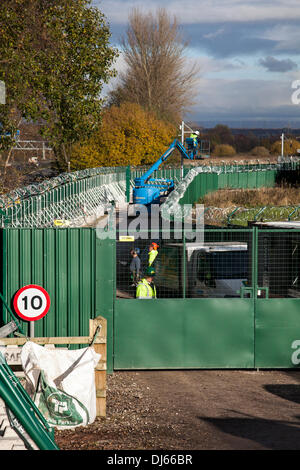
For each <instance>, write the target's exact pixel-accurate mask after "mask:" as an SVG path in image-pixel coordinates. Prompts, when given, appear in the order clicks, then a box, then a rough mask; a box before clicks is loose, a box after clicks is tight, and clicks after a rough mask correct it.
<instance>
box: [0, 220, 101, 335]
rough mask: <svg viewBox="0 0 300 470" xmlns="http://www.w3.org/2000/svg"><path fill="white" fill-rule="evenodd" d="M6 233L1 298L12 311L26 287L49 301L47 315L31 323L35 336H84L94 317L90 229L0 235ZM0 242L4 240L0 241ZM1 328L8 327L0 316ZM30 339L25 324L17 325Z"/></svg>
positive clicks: (16, 231) (92, 236)
mask: <svg viewBox="0 0 300 470" xmlns="http://www.w3.org/2000/svg"><path fill="white" fill-rule="evenodd" d="M2 231H5V237H4V242H5V247H4V248H5V250H4V252H5V257H3V258H2V262H3V275H2V280H1V282H2V292H3V293H4V297H5V298H6V299H7V301H8V303H9V305H11V306H12V302H13V298H14V295H15V293H16V292H17V291H18V290H19V289H20V288H21V287H23V286H25V285H28V284H38V285H41V286H42V287H44V288H45V289H46V290H47V292H48V293H49V295H50V300H51V306H50V309H49V312H48V313H47V315H46V316H45V317H44V318H43V319H41V320H38V321H36V322H31V323H34V335H35V336H86V335H88V334H89V319H90V318H94V316H95V239H96V235H95V230H94V229H89V228H88V229H2ZM2 238H3V235H2ZM2 318H3V323H6V322H7V321H9V318H8V317H7V312H6V311H4V312H3V316H2ZM21 324H22V328H23V330H24V331H25V332H26V334H28V335H29V333H30V328H29V322H23V321H21Z"/></svg>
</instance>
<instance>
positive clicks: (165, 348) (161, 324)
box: [114, 299, 254, 369]
mask: <svg viewBox="0 0 300 470" xmlns="http://www.w3.org/2000/svg"><path fill="white" fill-rule="evenodd" d="M253 324H254V315H253V307H252V300H251V299H185V300H183V299H180V300H179V299H177V300H175V299H158V300H156V301H155V302H151V301H150V302H149V301H147V300H139V301H137V300H127V301H126V300H124V299H123V300H122V299H121V300H117V301H116V305H115V359H114V367H115V369H160V368H164V369H172V368H173V369H176V368H253V367H254V336H253Z"/></svg>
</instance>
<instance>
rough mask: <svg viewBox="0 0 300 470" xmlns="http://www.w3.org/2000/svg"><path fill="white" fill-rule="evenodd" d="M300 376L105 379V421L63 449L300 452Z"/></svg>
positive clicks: (179, 374) (66, 434)
mask: <svg viewBox="0 0 300 470" xmlns="http://www.w3.org/2000/svg"><path fill="white" fill-rule="evenodd" d="M299 381H300V371H230V370H225V371H224V370H223V371H216V370H200V371H194V370H193V371H134V372H115V373H114V374H113V375H112V376H109V377H108V398H107V417H106V419H97V420H96V421H95V423H93V424H92V425H90V426H88V427H86V428H77V429H76V430H73V431H57V432H56V442H57V443H58V445H59V446H60V448H61V449H62V450H63V449H72V450H75V449H81V450H88V449H90V450H92V449H98V450H103V449H104V450H132V449H135V450H139V449H156V450H158V449H161V450H175V449H177V450H263V449H271V450H275V449H276V450H298V449H300V439H299V434H300V428H299V425H300V408H299V403H300V386H299Z"/></svg>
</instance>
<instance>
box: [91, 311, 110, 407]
mask: <svg viewBox="0 0 300 470" xmlns="http://www.w3.org/2000/svg"><path fill="white" fill-rule="evenodd" d="M98 326H100V327H101V329H100V331H99V333H98V335H97V337H96V339H95V341H94V343H93V348H94V350H95V352H96V353H98V354H101V358H100V360H99V362H98V364H97V366H96V367H95V386H96V407H97V416H106V360H107V359H106V357H107V356H106V337H107V322H106V319H105V318H103V317H97V318H95V319H94V320H90V338H93V337H94V335H95V333H96V330H97V327H98Z"/></svg>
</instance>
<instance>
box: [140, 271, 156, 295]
mask: <svg viewBox="0 0 300 470" xmlns="http://www.w3.org/2000/svg"><path fill="white" fill-rule="evenodd" d="M154 276H155V270H154V269H153V268H152V267H151V266H148V268H147V269H146V272H145V276H144V277H143V279H141V280H140V282H139V283H138V285H137V288H136V298H137V299H148V300H149V299H150V300H151V299H156V287H155V285H154V284H153V277H154Z"/></svg>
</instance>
